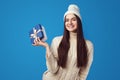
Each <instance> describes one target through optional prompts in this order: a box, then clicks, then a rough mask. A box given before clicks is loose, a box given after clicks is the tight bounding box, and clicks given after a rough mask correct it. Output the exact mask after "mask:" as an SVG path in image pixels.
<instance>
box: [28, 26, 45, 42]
mask: <svg viewBox="0 0 120 80" xmlns="http://www.w3.org/2000/svg"><path fill="white" fill-rule="evenodd" d="M29 36H30V40H31V43H32V44H34V39H36V38H40V40H42V41H46V40H47V36H46V32H45V28H44V27H43V26H42V25H41V24H38V25H36V26H34V27H33V28H32V29H31V30H30V31H29Z"/></svg>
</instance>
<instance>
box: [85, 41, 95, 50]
mask: <svg viewBox="0 0 120 80" xmlns="http://www.w3.org/2000/svg"><path fill="white" fill-rule="evenodd" d="M85 41H86V45H87V48H88V51H89V52H91V51H93V48H94V46H93V43H92V41H90V40H85Z"/></svg>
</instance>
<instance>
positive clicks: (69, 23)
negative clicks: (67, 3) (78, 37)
mask: <svg viewBox="0 0 120 80" xmlns="http://www.w3.org/2000/svg"><path fill="white" fill-rule="evenodd" d="M65 27H66V29H67V30H68V31H69V32H76V31H77V18H76V16H75V15H74V14H67V15H66V18H65Z"/></svg>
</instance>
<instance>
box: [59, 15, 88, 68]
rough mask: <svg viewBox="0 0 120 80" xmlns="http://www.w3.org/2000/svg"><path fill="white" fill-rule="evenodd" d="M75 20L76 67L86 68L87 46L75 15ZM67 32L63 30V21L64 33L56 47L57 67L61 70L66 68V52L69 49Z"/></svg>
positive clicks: (80, 25)
mask: <svg viewBox="0 0 120 80" xmlns="http://www.w3.org/2000/svg"><path fill="white" fill-rule="evenodd" d="M75 16H76V18H77V26H78V27H77V67H86V65H87V62H88V58H87V46H86V42H85V39H84V35H83V29H82V22H81V20H80V18H79V17H78V16H77V15H75ZM69 38H70V35H69V31H68V30H67V29H66V28H65V21H64V33H63V38H62V40H61V42H60V44H59V47H58V58H59V59H58V65H59V66H61V67H62V68H65V67H66V62H67V56H68V51H69V48H70V42H69Z"/></svg>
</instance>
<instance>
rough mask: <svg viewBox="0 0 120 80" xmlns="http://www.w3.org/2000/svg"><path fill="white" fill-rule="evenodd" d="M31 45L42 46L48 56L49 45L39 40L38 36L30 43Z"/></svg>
mask: <svg viewBox="0 0 120 80" xmlns="http://www.w3.org/2000/svg"><path fill="white" fill-rule="evenodd" d="M32 45H33V46H43V47H45V48H46V53H47V54H46V56H47V57H49V56H50V48H49V45H48V44H47V43H46V42H43V41H41V40H40V38H37V39H35V40H34V44H32Z"/></svg>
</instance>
